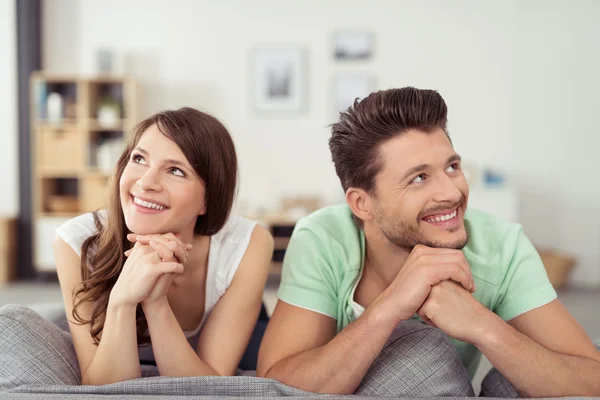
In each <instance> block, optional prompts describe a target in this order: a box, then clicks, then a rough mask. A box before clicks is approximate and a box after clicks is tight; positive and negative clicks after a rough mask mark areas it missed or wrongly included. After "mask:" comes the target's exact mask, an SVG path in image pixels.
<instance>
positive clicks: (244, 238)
mask: <svg viewBox="0 0 600 400" xmlns="http://www.w3.org/2000/svg"><path fill="white" fill-rule="evenodd" d="M256 224H257V222H256V221H252V220H249V219H247V218H244V217H240V216H238V215H232V216H230V217H229V219H228V220H227V222H226V223H225V225H223V227H222V228H221V230H219V232H217V233H216V234H214V235H213V237H212V238H211V240H214V241H216V242H218V243H222V244H225V243H230V244H235V245H239V244H240V243H241V242H246V245H247V242H248V241H249V240H250V236H252V231H253V230H254V227H255V226H256Z"/></svg>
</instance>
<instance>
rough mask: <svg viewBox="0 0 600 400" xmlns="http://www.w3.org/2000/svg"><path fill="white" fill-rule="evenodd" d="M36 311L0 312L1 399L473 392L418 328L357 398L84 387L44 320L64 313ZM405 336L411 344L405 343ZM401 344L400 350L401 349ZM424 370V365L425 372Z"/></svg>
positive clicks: (146, 384) (153, 384) (498, 383)
mask: <svg viewBox="0 0 600 400" xmlns="http://www.w3.org/2000/svg"><path fill="white" fill-rule="evenodd" d="M38 311H40V312H41V313H42V314H44V317H45V318H47V319H45V318H42V317H41V316H40V315H39V314H37V313H35V312H33V311H31V310H29V309H27V308H25V307H23V306H5V307H3V308H0V332H2V335H1V336H0V398H1V399H37V398H44V399H46V398H48V399H71V398H84V399H108V400H112V399H134V398H146V399H176V398H182V399H192V398H236V397H244V398H266V397H269V398H280V397H290V396H294V397H299V398H315V399H316V398H331V399H362V398H373V397H374V395H376V396H377V398H420V397H428V398H436V397H440V396H443V397H444V398H451V397H454V396H456V395H459V396H469V395H470V396H472V395H473V389H472V387H471V385H470V381H469V380H468V377H467V376H466V373H464V376H463V375H461V373H459V374H456V373H455V371H457V370H463V371H464V369H463V368H462V366H461V365H460V360H458V357H457V356H456V357H455V360H454V361H453V362H455V363H456V365H454V364H448V363H446V364H445V365H444V366H443V367H438V366H437V364H438V363H436V361H437V360H440V359H444V357H447V356H448V355H450V354H451V353H453V349H452V347H451V345H450V344H448V343H447V341H446V339H445V338H444V337H443V336H442V335H438V334H437V333H436V332H439V331H437V330H434V329H433V328H429V327H427V326H426V325H423V324H419V325H410V324H409V325H406V326H405V327H404V328H402V329H397V330H396V331H394V333H393V334H392V336H391V338H390V342H388V343H392V344H393V343H397V344H398V346H394V345H390V346H388V345H386V347H385V348H384V351H382V354H383V357H387V359H386V360H383V361H380V359H379V358H378V359H377V360H376V361H375V362H374V364H373V366H372V369H373V368H375V369H376V368H379V371H377V373H376V374H372V375H371V378H370V379H369V384H368V385H367V386H368V387H363V385H361V387H359V392H360V393H361V394H360V395H352V396H331V395H319V394H314V393H310V392H305V391H302V390H299V389H296V388H292V387H290V386H287V385H284V384H282V383H280V382H277V381H275V380H272V379H264V378H256V377H251V376H234V377H188V378H171V377H160V376H153V377H145V378H140V379H135V380H130V381H126V382H120V383H115V384H110V385H103V386H81V385H79V382H80V377H79V368H78V367H77V358H76V355H75V351H74V349H73V346H72V342H71V338H70V335H69V333H68V332H66V331H65V330H63V329H59V328H58V327H57V326H56V325H54V323H50V322H49V321H48V320H52V321H54V322H56V323H58V325H60V326H61V327H62V328H67V326H66V321H65V320H64V313H62V312H61V311H60V310H58V309H53V308H50V309H47V310H38ZM409 338H410V340H407V339H409ZM442 338H443V339H442ZM413 339H416V340H413ZM411 341H412V342H414V343H413V344H411V345H410V346H411V348H409V347H406V343H409V342H411ZM400 346H405V347H403V348H400ZM49 349H50V350H49ZM415 349H418V351H417V350H415ZM411 351H412V352H413V353H416V352H418V353H419V355H417V356H416V357H415V358H414V359H413V360H408V361H407V360H406V358H403V357H398V354H410V352H411ZM390 360H392V362H390ZM378 361H379V363H378ZM416 365H419V368H416ZM424 365H425V366H427V367H422V366H424ZM449 366H450V368H448V367H449ZM427 368H429V369H427ZM387 370H391V371H398V370H401V371H403V372H402V373H401V375H402V378H401V379H400V380H398V379H397V380H396V381H390V376H393V375H394V373H393V372H392V373H391V374H386V371H387ZM448 370H450V371H448ZM415 371H417V372H415ZM453 371H454V372H453ZM386 375H387V376H386ZM396 375H397V374H396ZM432 375H435V377H434V379H431V376H432ZM367 376H369V373H368V374H367ZM498 377H499V378H501V376H500V375H499V374H498V375H497V376H493V375H490V377H489V379H488V378H486V380H489V381H490V382H488V384H487V386H488V387H489V388H492V390H494V394H495V395H497V396H498V397H501V398H508V397H514V396H515V395H516V392H514V389H513V388H512V386H510V384H508V385H506V384H505V382H506V381H503V380H502V379H503V378H501V379H497V378H498ZM391 379H394V378H393V377H392V378H391ZM365 380H367V379H365ZM423 382H427V384H424V383H423ZM363 384H364V382H363ZM485 384H486V383H485V382H484V385H485ZM365 394H368V395H369V396H366V395H365ZM446 396H448V397H446ZM457 398H464V397H457Z"/></svg>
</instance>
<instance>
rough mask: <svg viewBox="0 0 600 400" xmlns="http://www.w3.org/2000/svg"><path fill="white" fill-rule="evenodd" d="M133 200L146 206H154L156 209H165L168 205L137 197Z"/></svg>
mask: <svg viewBox="0 0 600 400" xmlns="http://www.w3.org/2000/svg"><path fill="white" fill-rule="evenodd" d="M133 202H134V203H135V204H139V205H141V206H144V207H146V208H154V209H156V210H164V209H165V208H166V207H164V206H161V205H158V204H156V203H150V202H149V201H144V200H140V199H138V198H137V197H134V198H133Z"/></svg>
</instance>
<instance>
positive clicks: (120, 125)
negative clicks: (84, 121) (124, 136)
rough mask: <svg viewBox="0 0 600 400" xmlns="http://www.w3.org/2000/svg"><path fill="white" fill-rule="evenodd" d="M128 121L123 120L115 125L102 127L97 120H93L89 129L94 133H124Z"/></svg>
mask: <svg viewBox="0 0 600 400" xmlns="http://www.w3.org/2000/svg"><path fill="white" fill-rule="evenodd" d="M125 125H126V121H125V119H123V118H121V119H119V120H118V121H117V123H115V124H114V125H110V126H102V125H100V123H99V122H98V120H97V119H92V120H90V121H89V123H88V129H89V130H90V131H93V132H98V131H122V130H124V129H125Z"/></svg>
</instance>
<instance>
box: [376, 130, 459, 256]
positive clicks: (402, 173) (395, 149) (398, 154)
mask: <svg viewBox="0 0 600 400" xmlns="http://www.w3.org/2000/svg"><path fill="white" fill-rule="evenodd" d="M379 153H380V154H379V156H380V161H381V162H382V165H383V167H382V169H381V171H380V172H379V174H377V176H376V177H375V193H374V196H372V200H373V206H374V210H373V211H374V222H375V224H376V226H377V227H378V228H379V229H380V230H381V231H382V233H383V234H384V236H385V237H386V238H387V239H388V240H389V241H390V242H391V243H392V244H395V245H396V246H399V247H401V248H403V249H405V250H407V251H411V250H412V249H413V247H414V246H416V245H417V244H423V245H425V246H429V247H444V248H452V249H462V248H463V247H464V246H465V245H466V244H467V241H468V234H467V231H466V229H465V224H464V212H465V210H466V208H467V200H468V198H469V186H468V184H467V181H466V180H465V177H464V175H463V172H462V170H461V164H460V157H459V156H458V154H456V152H455V151H454V148H453V147H452V144H451V143H450V140H449V139H448V137H447V136H446V134H445V133H444V131H443V130H442V129H436V130H435V131H433V132H431V133H424V132H420V131H414V130H412V131H408V132H406V133H405V134H403V135H400V136H398V137H396V138H394V139H391V140H390V141H388V142H385V143H383V144H382V145H381V146H380V149H379Z"/></svg>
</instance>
